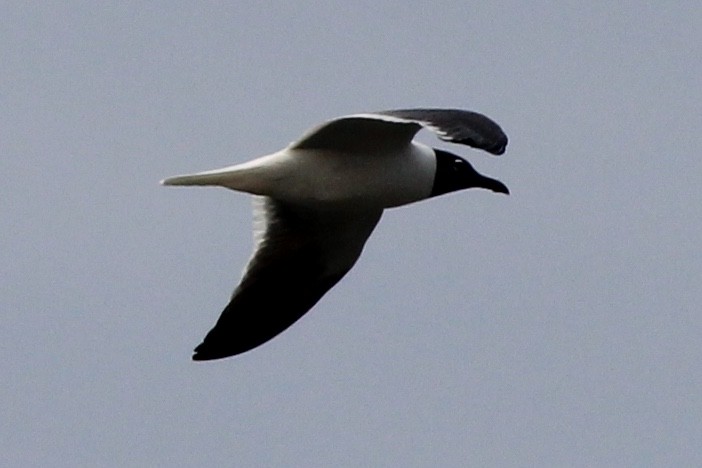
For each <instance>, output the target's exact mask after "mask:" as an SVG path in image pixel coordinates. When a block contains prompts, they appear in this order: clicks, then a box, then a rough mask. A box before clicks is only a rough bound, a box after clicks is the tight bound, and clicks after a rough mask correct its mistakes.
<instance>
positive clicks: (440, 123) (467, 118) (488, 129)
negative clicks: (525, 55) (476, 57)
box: [377, 109, 507, 154]
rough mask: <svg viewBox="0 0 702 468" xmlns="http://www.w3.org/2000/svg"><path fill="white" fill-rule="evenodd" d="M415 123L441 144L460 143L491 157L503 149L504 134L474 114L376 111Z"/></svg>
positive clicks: (410, 110) (483, 118)
mask: <svg viewBox="0 0 702 468" xmlns="http://www.w3.org/2000/svg"><path fill="white" fill-rule="evenodd" d="M377 114H379V115H387V116H391V117H397V118H400V119H406V120H409V121H414V122H418V123H420V124H422V125H424V126H426V127H428V128H430V129H431V130H433V131H434V132H436V133H437V135H439V138H441V139H442V140H444V141H450V142H452V143H460V144H462V145H468V146H472V147H473V148H478V149H482V150H485V151H488V152H490V153H492V154H502V153H504V152H505V149H506V148H507V135H505V132H503V131H502V129H501V128H500V126H499V125H497V124H496V123H495V122H494V121H492V120H491V119H489V118H488V117H486V116H484V115H483V114H479V113H477V112H471V111H465V110H460V109H402V110H390V111H382V112H377Z"/></svg>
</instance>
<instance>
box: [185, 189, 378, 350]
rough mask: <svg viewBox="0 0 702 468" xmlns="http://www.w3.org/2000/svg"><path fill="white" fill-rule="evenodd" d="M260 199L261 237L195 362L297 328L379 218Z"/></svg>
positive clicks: (357, 253)
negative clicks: (323, 212)
mask: <svg viewBox="0 0 702 468" xmlns="http://www.w3.org/2000/svg"><path fill="white" fill-rule="evenodd" d="M260 198H261V199H263V200H264V208H263V209H265V210H266V211H265V216H266V222H267V225H266V228H265V232H264V233H263V236H262V238H261V239H260V242H259V245H258V247H257V249H256V251H255V253H254V256H253V258H252V259H251V260H250V261H249V264H248V266H247V268H246V271H245V273H244V276H243V279H242V280H241V283H240V284H239V286H237V288H236V289H235V291H234V293H233V295H232V298H231V301H230V302H229V304H228V305H227V306H226V307H225V309H224V311H223V312H222V314H221V315H220V317H219V319H218V321H217V323H216V324H215V326H214V328H212V330H210V332H209V333H208V334H207V336H206V337H205V339H204V340H203V342H202V343H201V344H200V345H199V346H197V347H196V348H195V353H194V354H193V360H195V361H205V360H213V359H221V358H225V357H229V356H234V355H237V354H241V353H244V352H246V351H249V350H251V349H254V348H256V347H258V346H260V345H262V344H264V343H266V342H267V341H269V340H271V339H272V338H274V337H275V336H277V335H278V334H280V333H281V332H283V331H284V330H285V329H287V328H288V327H289V326H290V325H292V324H293V323H294V322H296V321H297V320H298V319H299V318H300V317H302V316H303V315H304V314H305V313H306V312H307V311H309V310H310V309H311V308H312V307H313V306H314V305H315V304H316V303H317V302H318V301H319V300H320V299H321V298H322V296H323V295H324V294H325V293H326V292H327V291H328V290H329V289H331V288H332V287H333V286H334V285H335V284H336V283H337V282H339V280H341V278H343V277H344V275H346V273H347V272H348V271H349V270H350V269H351V268H352V267H353V265H354V263H355V262H356V260H357V259H358V257H359V256H360V254H361V251H362V250H363V246H364V245H365V242H366V240H367V239H368V237H369V236H370V234H371V232H372V231H373V229H374V228H375V225H376V224H377V223H378V221H379V220H380V216H381V214H382V212H374V213H343V214H342V213H335V214H333V215H329V216H326V215H320V214H319V213H311V212H304V213H303V212H299V210H296V209H292V208H290V207H288V206H285V205H282V204H281V203H279V202H276V201H273V200H272V199H270V198H267V197H260ZM334 255H336V257H334ZM330 256H331V262H330Z"/></svg>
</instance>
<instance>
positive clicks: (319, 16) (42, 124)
mask: <svg viewBox="0 0 702 468" xmlns="http://www.w3.org/2000/svg"><path fill="white" fill-rule="evenodd" d="M700 31H702V7H701V6H700V5H699V2H693V1H690V2H684V1H681V2H672V1H670V2H618V3H617V5H614V4H613V3H612V2H538V1H533V2H521V1H516V0H514V1H492V2H479V3H466V2H465V1H447V2H435V1H432V2H429V1H427V2H412V1H401V2H400V1H396V2H378V1H377V0H368V1H365V0H364V1H358V2H351V3H349V2H321V1H318V2H314V1H294V2H293V1H277V2H176V1H161V2H149V3H145V2H136V1H131V2H130V1H120V2H77V1H73V2H4V3H3V4H2V6H1V7H0V53H1V56H0V60H1V65H0V174H1V178H2V182H1V183H0V219H1V222H2V243H1V245H0V279H1V282H0V288H1V289H0V301H1V302H0V308H1V310H2V327H1V328H0V349H1V350H2V355H3V358H2V360H1V362H0V373H1V378H2V384H1V385H0V400H1V401H2V416H1V419H2V420H1V421H0V427H1V429H0V465H2V466H40V465H41V466H137V465H138V466H208V465H209V466H320V467H322V466H500V467H502V466H627V465H628V466H701V465H702V313H701V308H702V307H701V306H700V304H702V292H701V289H702V288H701V286H702V249H701V248H700V238H701V232H702V215H701V213H702V183H701V182H702V155H701V154H700V148H702V131H701V129H702V111H701V110H700V103H701V102H702V80H701V77H702V32H700ZM414 106H438V107H459V108H466V109H472V110H477V111H481V112H483V113H485V114H487V115H489V116H490V117H492V118H493V119H495V120H496V121H497V122H499V123H500V124H501V125H502V127H503V128H504V129H505V131H506V132H507V133H508V135H509V137H510V144H509V147H508V149H507V152H506V154H504V155H503V156H502V157H500V158H493V157H491V156H489V155H487V154H486V153H482V152H478V151H473V150H470V149H468V148H459V147H456V146H454V147H453V151H455V152H457V153H459V154H462V155H465V156H466V157H467V158H468V159H469V160H471V161H472V162H473V163H474V165H475V166H476V168H478V169H479V170H480V171H481V172H484V173H485V174H487V175H491V176H493V177H497V178H499V179H501V180H503V181H504V182H505V183H506V184H507V185H508V186H509V187H510V189H511V191H512V195H511V196H510V197H504V196H500V195H497V194H493V193H489V192H485V191H478V190H474V191H463V192H459V193H454V194H451V195H448V196H444V197H441V198H437V199H434V200H430V201H426V202H422V203H419V204H416V205H413V206H410V207H404V208H400V209H395V210H391V211H388V212H386V213H385V215H384V218H383V220H382V221H381V223H380V224H379V226H378V228H377V229H376V231H375V233H374V235H373V236H372V237H371V239H370V241H369V242H368V244H367V246H366V249H365V252H364V254H363V256H362V257H361V259H360V261H359V262H358V264H357V265H356V267H355V268H354V269H353V270H352V271H351V273H350V274H349V275H348V276H347V277H346V278H345V279H344V280H343V281H341V283H340V284H339V285H338V286H337V287H336V288H334V289H333V290H332V291H331V292H330V293H329V294H327V295H326V296H325V297H324V298H323V299H322V300H321V301H320V303H319V304H318V305H317V306H316V307H315V308H314V309H313V310H312V311H311V312H310V313H309V314H307V315H306V316H305V317H304V318H303V319H302V320H300V321H299V322H298V323H296V324H295V325H294V326H293V327H292V328H290V329H289V330H288V331H286V332H285V333H284V334H282V335H281V336H279V337H278V338H276V339H274V340H273V341H271V342H270V343H268V344H266V345H265V346H262V347H261V348H258V349H256V350H254V351H252V352H249V353H246V354H244V355H241V356H239V357H235V358H232V359H226V360H222V361H218V362H210V363H193V362H192V361H191V360H190V356H191V351H192V348H193V347H194V346H195V345H197V344H198V343H199V342H200V340H201V339H202V338H203V336H204V334H205V333H206V332H207V331H208V330H209V329H210V327H211V326H212V325H213V324H214V321H215V320H216V318H217V317H218V316H219V313H220V311H221V310H222V308H223V307H224V305H225V304H226V303H227V300H228V297H229V295H230V293H231V290H232V289H233V287H234V286H235V283H236V282H237V281H238V279H239V275H240V272H241V270H242V268H243V266H244V264H245V262H246V260H247V259H248V257H249V254H250V249H251V211H250V200H249V197H248V196H246V195H243V194H238V193H233V192H228V191H226V190H223V189H214V188H212V189H195V188H192V189H182V188H181V189H177V188H166V187H161V186H159V185H158V181H159V180H160V179H162V178H164V177H166V176H170V175H175V174H179V173H184V172H191V171H197V170H204V169H212V168H217V167H220V166H224V165H229V164H233V163H237V162H242V161H245V160H248V159H251V158H253V157H255V156H259V155H263V154H266V153H269V152H272V151H275V150H277V149H279V148H281V147H282V146H284V145H286V144H287V143H288V142H290V141H291V140H293V139H295V138H297V137H298V136H299V135H300V134H301V133H302V132H303V131H305V130H306V129H308V128H309V127H311V126H313V125H316V124H318V123H320V122H322V121H324V120H326V119H329V118H332V117H335V116H338V115H344V114H349V113H355V112H363V111H373V110H380V109H389V108H403V107H414ZM421 139H422V141H424V142H425V143H429V144H433V145H436V146H441V147H448V146H449V145H446V144H443V143H439V142H438V140H436V139H435V138H434V137H433V136H432V135H431V134H430V133H428V132H423V133H422V134H421ZM272 293H274V292H272Z"/></svg>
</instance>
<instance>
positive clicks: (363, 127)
mask: <svg viewBox="0 0 702 468" xmlns="http://www.w3.org/2000/svg"><path fill="white" fill-rule="evenodd" d="M421 129H422V124H420V123H419V122H415V121H412V120H406V119H402V118H394V117H392V116H384V115H381V114H377V113H373V114H355V115H347V116H344V117H339V118H336V119H333V120H330V121H328V122H325V123H323V124H321V125H319V126H317V127H314V128H312V129H311V130H309V131H307V132H306V133H305V134H304V135H302V136H301V137H300V138H299V139H298V140H296V141H294V142H292V143H291V144H290V145H289V146H288V148H290V149H329V150H334V151H346V152H350V153H358V152H368V151H373V150H382V149H383V148H392V147H402V146H404V145H408V144H410V142H411V141H412V138H414V136H415V135H416V134H417V132H419V130H421Z"/></svg>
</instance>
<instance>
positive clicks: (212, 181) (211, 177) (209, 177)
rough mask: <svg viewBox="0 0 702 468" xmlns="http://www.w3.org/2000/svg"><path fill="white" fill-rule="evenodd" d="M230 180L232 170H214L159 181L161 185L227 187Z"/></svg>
mask: <svg viewBox="0 0 702 468" xmlns="http://www.w3.org/2000/svg"><path fill="white" fill-rule="evenodd" d="M231 178H232V168H231V167H225V168H223V169H215V170H214V171H205V172H197V173H195V174H185V175H179V176H174V177H168V178H167V179H163V180H162V181H161V185H183V186H187V185H227V184H226V182H228V181H230V179H231Z"/></svg>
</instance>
